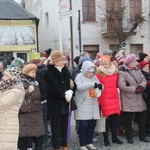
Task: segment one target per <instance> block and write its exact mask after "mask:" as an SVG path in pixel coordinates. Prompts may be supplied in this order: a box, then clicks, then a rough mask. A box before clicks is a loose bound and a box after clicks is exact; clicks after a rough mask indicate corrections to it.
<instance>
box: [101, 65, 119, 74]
mask: <svg viewBox="0 0 150 150" xmlns="http://www.w3.org/2000/svg"><path fill="white" fill-rule="evenodd" d="M98 69H99V70H100V72H103V73H104V74H106V75H113V74H114V73H115V72H116V67H115V66H114V64H111V66H110V68H109V69H105V68H104V67H103V66H102V65H100V66H99V67H98Z"/></svg>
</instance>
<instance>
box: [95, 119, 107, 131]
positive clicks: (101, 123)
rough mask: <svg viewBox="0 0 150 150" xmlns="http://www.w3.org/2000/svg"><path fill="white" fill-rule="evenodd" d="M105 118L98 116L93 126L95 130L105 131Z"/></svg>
mask: <svg viewBox="0 0 150 150" xmlns="http://www.w3.org/2000/svg"><path fill="white" fill-rule="evenodd" d="M105 124H106V118H100V119H98V120H97V123H96V126H95V132H105V131H106V127H105V126H106V125H105Z"/></svg>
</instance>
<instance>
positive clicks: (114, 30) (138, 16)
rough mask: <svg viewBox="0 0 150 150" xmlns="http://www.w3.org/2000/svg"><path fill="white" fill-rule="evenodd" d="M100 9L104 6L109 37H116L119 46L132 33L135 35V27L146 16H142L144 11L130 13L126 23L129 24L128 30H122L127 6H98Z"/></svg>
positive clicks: (144, 19) (140, 23)
mask: <svg viewBox="0 0 150 150" xmlns="http://www.w3.org/2000/svg"><path fill="white" fill-rule="evenodd" d="M99 8H100V9H101V10H102V11H103V10H104V8H105V15H104V19H105V21H106V23H107V28H109V29H110V30H109V31H107V32H109V37H111V38H114V37H115V38H118V42H119V46H120V47H121V43H122V42H125V40H126V39H127V38H128V37H129V36H132V35H135V29H137V27H139V26H140V25H142V24H143V23H144V22H145V21H146V17H145V16H144V12H141V11H139V12H137V13H135V14H132V17H131V16H130V18H129V19H128V23H129V24H130V26H129V28H128V32H125V31H124V19H125V18H126V14H125V12H126V9H127V8H129V6H127V5H125V4H122V5H120V6H119V7H113V6H109V7H107V6H106V7H102V6H100V7H99Z"/></svg>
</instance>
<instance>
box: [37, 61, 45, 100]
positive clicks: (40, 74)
mask: <svg viewBox="0 0 150 150" xmlns="http://www.w3.org/2000/svg"><path fill="white" fill-rule="evenodd" d="M37 68H38V70H37V74H36V80H37V81H38V83H39V89H40V92H41V102H42V101H45V100H47V92H46V81H45V78H44V76H45V73H46V71H47V67H46V66H45V65H44V64H42V65H38V67H37Z"/></svg>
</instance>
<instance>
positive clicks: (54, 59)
mask: <svg viewBox="0 0 150 150" xmlns="http://www.w3.org/2000/svg"><path fill="white" fill-rule="evenodd" d="M64 58H65V56H64V55H63V54H62V53H61V52H60V51H59V50H55V51H53V52H52V53H51V55H50V62H51V63H54V62H57V61H59V60H61V59H64Z"/></svg>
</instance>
